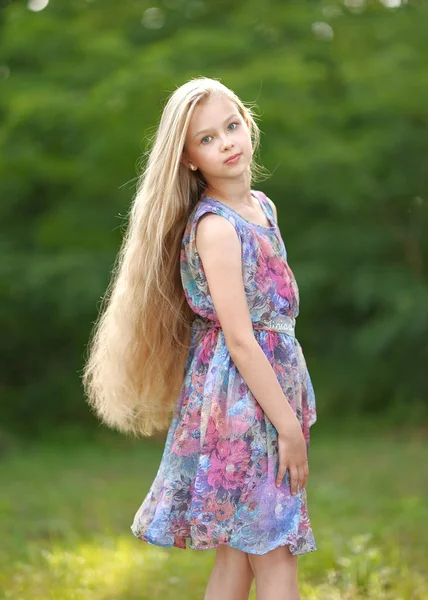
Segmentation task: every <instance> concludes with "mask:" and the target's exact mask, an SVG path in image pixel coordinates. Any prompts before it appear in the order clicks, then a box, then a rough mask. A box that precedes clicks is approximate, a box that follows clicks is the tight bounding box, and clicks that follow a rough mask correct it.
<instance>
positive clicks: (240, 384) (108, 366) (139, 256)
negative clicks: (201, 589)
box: [84, 78, 316, 600]
mask: <svg viewBox="0 0 428 600" xmlns="http://www.w3.org/2000/svg"><path fill="white" fill-rule="evenodd" d="M258 140H259V130H258V128H257V125H256V123H255V121H254V118H253V115H252V113H251V111H250V109H249V108H247V107H246V106H244V104H243V103H242V101H241V100H240V99H239V98H238V97H237V96H236V95H235V94H234V93H233V92H232V91H231V90H230V89H228V88H227V87H225V86H224V85H222V84H221V83H220V82H219V81H217V80H213V79H207V78H199V79H193V80H191V81H189V82H188V83H186V84H185V85H183V86H181V87H180V88H178V89H177V90H176V91H175V92H174V93H173V94H172V95H171V97H170V98H169V101H168V103H167V104H166V106H165V109H164V111H163V114H162V118H161V121H160V125H159V129H158V132H157V135H156V138H155V141H154V145H153V148H152V150H151V153H150V155H149V157H148V162H147V166H146V169H145V172H144V174H143V176H142V178H141V182H140V184H139V186H138V192H137V194H136V198H135V200H134V203H133V206H132V209H131V212H130V221H129V228H128V231H127V233H126V236H125V239H124V242H123V246H122V249H121V251H120V253H119V256H118V260H117V263H116V266H115V269H114V277H113V278H112V281H111V283H110V286H109V289H108V291H107V294H106V297H105V306H104V310H103V311H102V314H101V316H100V318H99V320H98V322H97V325H96V328H95V335H94V336H93V339H92V343H91V348H90V355H89V360H88V362H87V365H86V368H85V372H84V385H85V389H86V392H87V395H88V400H89V402H90V404H91V405H92V406H93V407H94V409H95V411H96V412H97V414H98V415H99V417H100V418H101V419H102V420H103V421H104V422H105V423H107V424H108V425H109V426H111V427H114V428H117V429H119V430H120V431H123V432H127V433H133V434H136V435H138V434H140V435H151V434H153V433H154V432H155V431H156V430H162V429H164V428H168V427H169V430H168V435H167V438H166V444H165V449H164V452H163V456H162V459H161V463H160V466H159V470H158V473H157V475H156V478H155V480H154V482H153V484H152V486H151V488H150V490H149V492H148V494H147V496H146V498H145V499H144V501H143V503H142V504H141V506H140V508H139V509H138V511H137V513H136V515H135V518H134V521H133V524H132V526H131V530H132V532H133V534H134V535H135V536H137V537H138V538H140V539H141V540H145V541H146V542H149V543H151V544H156V545H158V546H175V547H177V548H183V549H185V548H186V542H187V541H188V542H189V547H190V548H193V549H199V550H201V549H209V548H216V558H215V563H214V568H213V570H212V573H211V576H210V579H209V582H208V586H207V590H206V595H205V600H218V599H219V598H221V599H222V600H244V599H245V600H246V599H247V598H248V595H249V591H250V587H251V584H252V580H253V578H254V577H255V583H256V594H257V598H258V599H259V600H270V599H275V600H297V599H298V598H299V597H300V596H299V591H298V584H297V555H298V554H304V553H308V552H312V551H314V550H316V545H315V541H314V537H313V533H312V529H311V525H310V520H309V517H308V512H307V501H306V488H305V486H306V482H307V478H308V474H309V470H308V462H307V452H308V448H309V428H310V427H311V425H313V423H314V422H315V421H316V410H315V396H314V391H313V387H312V384H311V380H310V376H309V374H308V371H307V367H306V363H305V359H304V357H303V354H302V349H301V346H300V344H299V342H298V341H297V340H296V338H295V337H294V325H295V318H296V316H297V315H298V310H299V294H298V288H297V284H296V281H295V279H294V276H293V273H292V271H291V269H290V267H289V266H288V264H287V254H286V249H285V246H284V242H283V240H282V237H281V233H280V230H279V228H278V224H277V215H276V209H275V206H274V204H273V202H272V201H271V200H270V199H269V198H267V197H266V196H265V195H264V194H263V193H262V192H257V191H253V190H252V189H251V182H252V178H253V176H254V173H255V165H254V160H253V156H254V151H255V149H256V148H257V146H258ZM171 413H172V415H171ZM171 416H172V420H171Z"/></svg>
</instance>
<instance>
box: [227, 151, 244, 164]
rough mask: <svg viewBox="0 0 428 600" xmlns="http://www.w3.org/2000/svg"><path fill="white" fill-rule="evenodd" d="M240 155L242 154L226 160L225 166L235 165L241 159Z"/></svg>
mask: <svg viewBox="0 0 428 600" xmlns="http://www.w3.org/2000/svg"><path fill="white" fill-rule="evenodd" d="M241 154H242V152H241V153H240V154H234V155H233V156H231V157H230V158H228V159H227V160H225V161H224V162H225V164H226V165H233V164H235V163H236V162H238V160H239V159H240V158H241Z"/></svg>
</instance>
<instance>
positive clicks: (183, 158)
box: [180, 152, 190, 167]
mask: <svg viewBox="0 0 428 600" xmlns="http://www.w3.org/2000/svg"><path fill="white" fill-rule="evenodd" d="M180 162H181V164H183V165H184V166H185V167H189V163H190V161H189V159H188V158H187V155H186V153H185V152H183V153H182V155H181V159H180Z"/></svg>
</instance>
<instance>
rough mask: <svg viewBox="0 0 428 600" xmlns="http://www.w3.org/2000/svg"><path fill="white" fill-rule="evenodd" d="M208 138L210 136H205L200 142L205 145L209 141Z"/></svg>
mask: <svg viewBox="0 0 428 600" xmlns="http://www.w3.org/2000/svg"><path fill="white" fill-rule="evenodd" d="M209 138H211V136H210V135H206V136H205V137H203V138H202V140H201V142H202V143H203V144H207V143H208V142H209V141H210V140H209Z"/></svg>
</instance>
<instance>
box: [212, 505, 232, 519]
mask: <svg viewBox="0 0 428 600" xmlns="http://www.w3.org/2000/svg"><path fill="white" fill-rule="evenodd" d="M234 513H235V508H234V507H233V505H232V503H231V502H226V503H225V504H221V505H219V507H218V510H216V511H215V518H216V519H217V521H227V520H228V519H230V518H231V517H233V515H234Z"/></svg>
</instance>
